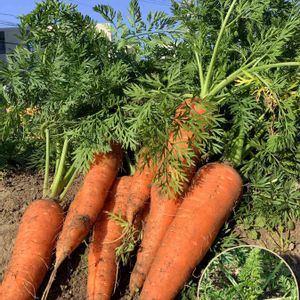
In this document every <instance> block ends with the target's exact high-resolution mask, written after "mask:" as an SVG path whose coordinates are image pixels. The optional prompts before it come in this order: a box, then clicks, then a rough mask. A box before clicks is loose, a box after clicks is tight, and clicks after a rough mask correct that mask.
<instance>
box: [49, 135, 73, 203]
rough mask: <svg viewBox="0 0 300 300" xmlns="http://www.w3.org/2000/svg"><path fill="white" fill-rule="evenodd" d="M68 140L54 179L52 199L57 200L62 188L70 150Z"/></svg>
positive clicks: (66, 139)
mask: <svg viewBox="0 0 300 300" xmlns="http://www.w3.org/2000/svg"><path fill="white" fill-rule="evenodd" d="M68 144H69V141H68V138H65V141H64V145H63V149H62V153H61V157H60V160H59V164H58V168H57V170H56V172H55V176H54V179H53V183H52V185H51V198H56V197H57V196H58V194H59V189H60V186H61V180H62V178H63V173H64V167H65V161H66V156H67V150H68Z"/></svg>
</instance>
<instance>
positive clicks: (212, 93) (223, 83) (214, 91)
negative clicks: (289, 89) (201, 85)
mask: <svg viewBox="0 0 300 300" xmlns="http://www.w3.org/2000/svg"><path fill="white" fill-rule="evenodd" d="M250 64H252V62H251V63H249V64H247V65H246V66H249V65H250ZM298 66H300V62H286V63H277V64H269V65H262V66H258V67H252V68H249V69H246V68H245V67H243V68H240V69H238V70H236V71H234V72H233V73H232V74H230V75H229V76H228V77H226V78H225V79H223V80H222V81H221V82H220V83H219V84H217V85H216V86H215V87H214V88H213V89H212V90H211V91H210V92H209V93H208V94H207V95H206V97H208V96H215V95H216V94H217V93H219V92H220V91H221V90H222V89H223V88H224V87H226V86H227V85H228V84H229V83H231V82H232V81H234V80H235V79H236V78H237V77H238V76H240V75H241V74H242V73H243V72H248V73H251V72H257V71H262V70H267V69H272V68H280V67H298Z"/></svg>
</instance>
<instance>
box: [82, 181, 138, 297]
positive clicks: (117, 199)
mask: <svg viewBox="0 0 300 300" xmlns="http://www.w3.org/2000/svg"><path fill="white" fill-rule="evenodd" d="M131 182H132V178H131V177H129V176H123V177H121V178H118V179H116V180H115V182H114V185H113V188H112V190H111V192H110V194H109V197H108V199H107V202H106V204H105V206H104V208H103V211H102V212H101V213H100V214H99V216H98V218H97V221H96V223H95V226H94V230H93V239H92V242H91V244H90V249H89V254H88V284H87V299H88V300H97V299H110V297H111V295H112V293H113V290H114V286H115V282H116V274H117V268H118V266H117V258H116V249H117V247H119V246H120V245H121V243H122V231H123V230H122V227H121V226H120V224H119V223H118V222H117V221H116V220H115V219H113V218H111V217H110V216H109V215H108V212H109V213H110V214H117V215H118V216H120V217H122V218H125V214H126V207H127V198H128V190H129V187H130V185H131Z"/></svg>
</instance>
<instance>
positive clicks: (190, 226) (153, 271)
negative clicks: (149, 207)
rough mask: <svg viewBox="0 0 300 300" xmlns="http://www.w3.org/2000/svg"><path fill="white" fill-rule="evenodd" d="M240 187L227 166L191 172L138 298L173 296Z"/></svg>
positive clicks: (166, 298)
mask: <svg viewBox="0 0 300 300" xmlns="http://www.w3.org/2000/svg"><path fill="white" fill-rule="evenodd" d="M241 190H242V180H241V178H240V176H239V174H238V173H237V172H236V171H235V170H234V169H233V168H232V167H230V166H229V165H226V164H222V163H211V164H207V165H205V166H204V167H202V168H201V169H200V170H199V171H198V172H197V174H196V175H195V177H194V179H193V181H192V184H191V186H190V189H189V191H188V193H187V194H186V196H185V198H184V200H183V203H182V204H181V206H180V208H179V209H178V211H177V214H176V216H175V218H174V220H173V222H172V224H171V225H170V227H169V229H168V230H167V232H166V235H165V236H164V238H163V240H162V242H161V245H160V247H159V249H158V251H157V252H156V255H155V258H154V260H153V263H152V265H151V268H150V271H149V273H148V275H147V277H146V280H145V282H144V286H143V289H142V292H141V295H140V298H139V300H148V299H149V300H150V299H151V300H154V299H155V300H169V299H173V298H174V297H175V296H176V294H177V293H178V292H179V290H180V289H181V288H182V286H183V285H184V283H185V282H186V280H187V279H188V277H189V276H190V274H191V273H192V271H193V269H194V268H195V266H196V265H197V264H198V263H199V262H200V261H201V259H202V258H203V257H204V256H205V254H206V253H207V251H208V250H209V248H210V247H211V245H212V243H213V241H214V240H215V238H216V236H217V234H218V232H219V230H220V229H221V227H222V226H223V224H224V222H225V221H226V219H227V218H228V216H229V215H230V213H231V211H232V210H233V208H234V206H235V204H236V202H237V200H238V199H239V197H240V194H241Z"/></svg>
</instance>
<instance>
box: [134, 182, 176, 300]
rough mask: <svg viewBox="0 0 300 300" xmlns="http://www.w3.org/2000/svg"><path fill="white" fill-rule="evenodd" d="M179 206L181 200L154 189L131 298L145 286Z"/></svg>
mask: <svg viewBox="0 0 300 300" xmlns="http://www.w3.org/2000/svg"><path fill="white" fill-rule="evenodd" d="M179 204H180V201H179V199H177V198H175V199H164V198H163V196H162V195H161V194H160V191H159V188H158V187H156V186H153V187H152V189H151V204H150V212H149V216H148V220H147V223H146V225H145V229H144V233H143V239H142V243H141V246H140V248H139V250H138V253H137V259H136V263H135V266H134V269H133V271H132V273H131V276H130V282H129V292H130V297H132V296H133V295H134V294H135V292H136V291H137V290H139V289H140V288H141V287H142V286H143V283H144V281H145V278H146V275H147V273H148V271H149V269H150V266H151V264H152V260H153V258H154V255H155V253H156V251H157V249H158V247H159V244H160V242H161V240H162V238H163V236H164V234H165V232H166V230H167V228H168V226H169V225H170V223H171V222H172V220H173V218H174V216H175V214H176V211H177V208H178V207H179Z"/></svg>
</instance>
